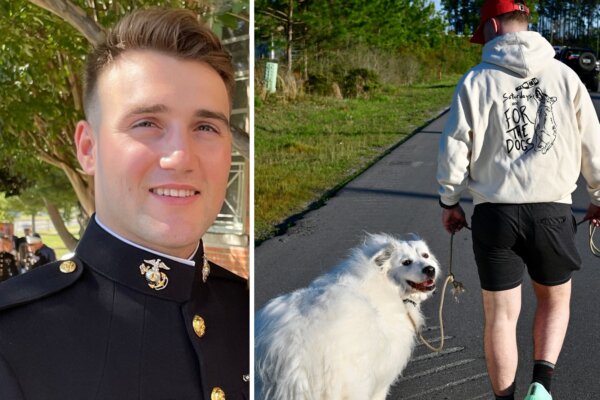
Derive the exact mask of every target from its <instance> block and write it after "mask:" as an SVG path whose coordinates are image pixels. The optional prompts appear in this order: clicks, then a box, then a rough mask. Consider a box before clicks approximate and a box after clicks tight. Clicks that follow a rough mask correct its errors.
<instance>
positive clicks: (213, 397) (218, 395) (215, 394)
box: [210, 387, 225, 400]
mask: <svg viewBox="0 0 600 400" xmlns="http://www.w3.org/2000/svg"><path fill="white" fill-rule="evenodd" d="M210 400H225V392H224V391H223V389H221V388H220V387H216V388H213V390H212V392H211V394H210Z"/></svg>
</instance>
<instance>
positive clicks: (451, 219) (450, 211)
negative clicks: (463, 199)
mask: <svg viewBox="0 0 600 400" xmlns="http://www.w3.org/2000/svg"><path fill="white" fill-rule="evenodd" d="M598 210H599V214H598V216H599V218H600V208H599V209H598ZM442 224H443V225H444V229H446V231H448V233H450V234H452V233H456V232H458V231H460V230H461V229H462V228H464V227H465V226H467V219H466V218H465V212H464V211H463V209H462V207H461V206H460V205H458V204H457V205H456V207H452V208H444V210H443V212H442Z"/></svg>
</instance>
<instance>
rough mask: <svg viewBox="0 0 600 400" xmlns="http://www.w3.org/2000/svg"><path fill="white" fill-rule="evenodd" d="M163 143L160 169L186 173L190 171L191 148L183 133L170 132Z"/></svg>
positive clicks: (185, 133) (187, 138)
mask: <svg viewBox="0 0 600 400" xmlns="http://www.w3.org/2000/svg"><path fill="white" fill-rule="evenodd" d="M167 137H168V139H167V140H166V142H165V143H163V145H164V147H163V150H162V153H163V155H162V156H161V158H160V167H161V168H163V169H170V170H178V171H188V170H191V169H192V162H193V157H192V154H191V152H192V146H191V143H190V142H189V137H188V136H187V132H185V131H175V132H170V133H169V134H168V135H167Z"/></svg>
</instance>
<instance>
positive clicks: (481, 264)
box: [471, 203, 581, 291]
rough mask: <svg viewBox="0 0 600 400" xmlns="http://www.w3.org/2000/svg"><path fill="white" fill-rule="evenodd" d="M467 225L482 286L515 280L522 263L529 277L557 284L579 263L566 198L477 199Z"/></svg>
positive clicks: (506, 285)
mask: <svg viewBox="0 0 600 400" xmlns="http://www.w3.org/2000/svg"><path fill="white" fill-rule="evenodd" d="M471 227H472V229H473V231H472V233H473V252H474V253H475V261H476V262H477V269H478V271H479V280H480V281H481V287H482V289H485V290H491V291H498V290H508V289H512V288H515V287H517V286H519V285H520V284H521V282H522V281H523V272H524V269H525V266H527V270H528V272H529V276H531V279H533V280H534V281H535V282H537V283H539V284H542V285H546V286H554V285H560V284H561V283H565V282H567V281H568V280H569V279H571V274H572V272H573V271H575V270H578V269H579V267H580V264H581V259H580V257H579V253H578V252H577V248H576V247H575V232H576V230H577V226H576V224H575V218H574V217H573V213H572V211H571V206H570V205H569V204H561V203H533V204H492V203H483V204H478V205H476V206H475V211H474V213H473V219H472V221H471Z"/></svg>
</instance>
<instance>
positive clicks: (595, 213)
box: [583, 204, 600, 226]
mask: <svg viewBox="0 0 600 400" xmlns="http://www.w3.org/2000/svg"><path fill="white" fill-rule="evenodd" d="M583 219H584V221H587V220H589V221H590V222H591V223H592V224H594V225H595V226H600V207H598V206H595V205H593V204H590V206H589V207H588V209H587V213H586V214H585V217H583Z"/></svg>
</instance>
